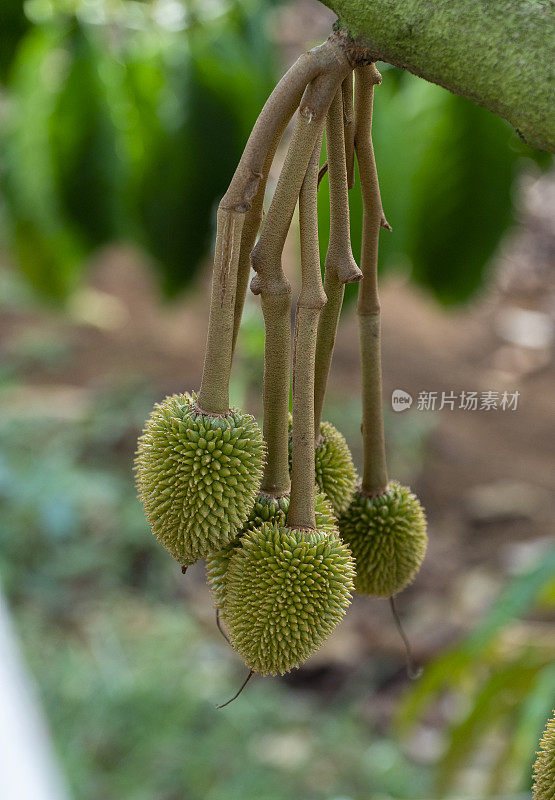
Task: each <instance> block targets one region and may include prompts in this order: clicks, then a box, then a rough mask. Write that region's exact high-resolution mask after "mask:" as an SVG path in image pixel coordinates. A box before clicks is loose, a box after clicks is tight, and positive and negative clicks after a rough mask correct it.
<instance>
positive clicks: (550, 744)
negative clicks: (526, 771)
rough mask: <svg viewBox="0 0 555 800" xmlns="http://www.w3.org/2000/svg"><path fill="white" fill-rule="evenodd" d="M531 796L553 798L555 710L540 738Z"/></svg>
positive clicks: (543, 799)
mask: <svg viewBox="0 0 555 800" xmlns="http://www.w3.org/2000/svg"><path fill="white" fill-rule="evenodd" d="M532 796H533V798H534V800H555V712H554V713H553V716H552V717H551V719H550V720H548V722H547V725H546V726H545V730H544V732H543V736H542V738H541V740H540V749H539V751H538V757H537V758H536V763H535V764H534V787H533V790H532Z"/></svg>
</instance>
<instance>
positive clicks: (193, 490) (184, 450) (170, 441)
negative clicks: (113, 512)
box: [135, 394, 264, 567]
mask: <svg viewBox="0 0 555 800" xmlns="http://www.w3.org/2000/svg"><path fill="white" fill-rule="evenodd" d="M263 464H264V442H263V439H262V433H261V431H260V428H259V427H258V425H257V423H256V421H255V419H254V417H252V416H250V414H243V413H241V412H239V411H238V410H237V409H230V411H229V413H228V414H226V415H221V416H212V415H208V414H203V413H201V412H200V411H199V409H198V408H197V405H196V397H195V396H194V395H190V394H175V395H172V396H170V397H166V399H165V400H164V401H163V402H161V403H158V404H157V405H156V406H155V407H154V410H153V411H152V413H151V415H150V417H149V418H148V420H147V422H146V425H145V428H144V431H143V433H142V435H141V437H140V438H139V443H138V450H137V455H136V460H135V470H136V480H137V489H138V494H139V498H140V500H141V502H142V503H143V506H144V510H145V515H146V518H147V520H148V522H149V524H150V527H151V529H152V532H153V533H154V535H155V536H156V537H157V539H158V541H159V542H160V543H161V544H162V545H163V546H164V547H165V548H166V549H167V550H168V551H169V552H170V553H171V555H172V556H173V557H174V558H175V559H176V561H177V562H178V563H179V564H180V565H181V566H182V567H186V566H188V565H190V564H193V563H194V562H195V561H197V560H198V559H199V558H204V557H205V556H207V555H208V553H210V552H212V551H217V550H220V549H221V548H222V547H224V546H225V545H226V544H227V543H228V542H230V541H231V540H232V539H233V538H234V537H235V536H236V535H237V532H238V531H240V530H241V528H242V526H243V525H244V523H245V521H246V519H247V518H248V515H249V513H250V511H251V509H252V506H253V503H254V500H255V497H256V491H257V487H258V485H259V482H260V478H261V476H262V469H263Z"/></svg>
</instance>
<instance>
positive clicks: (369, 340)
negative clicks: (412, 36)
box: [339, 64, 427, 597]
mask: <svg viewBox="0 0 555 800" xmlns="http://www.w3.org/2000/svg"><path fill="white" fill-rule="evenodd" d="M355 75H356V85H355V130H356V137H355V150H356V155H357V159H358V165H359V174H360V184H361V191H362V200H363V208H364V214H363V225H362V251H361V266H362V272H363V276H364V277H363V280H362V283H361V284H360V288H359V295H358V303H357V314H358V327H359V337H360V360H361V377H362V439H363V447H364V471H363V476H362V482H361V486H360V488H359V489H358V491H357V492H356V494H355V496H354V498H353V500H352V501H351V504H350V506H349V508H348V509H347V510H346V511H345V512H344V513H343V514H342V515H341V516H340V518H339V532H340V535H341V537H342V538H343V539H344V541H345V542H346V543H347V544H348V545H349V547H350V548H351V550H352V552H353V556H354V558H355V561H356V570H357V577H356V580H355V586H356V588H357V591H359V592H362V593H364V594H372V595H377V596H378V597H393V596H394V595H395V594H397V593H398V592H400V591H401V590H402V589H404V588H405V587H406V586H407V585H408V584H409V583H410V582H411V581H412V580H413V578H414V577H415V575H416V573H417V572H418V570H419V568H420V565H421V563H422V560H423V558H424V555H425V553H426V544H427V535H426V518H425V516H424V511H423V509H422V506H421V505H420V503H419V501H418V500H417V498H416V497H415V495H414V494H412V492H411V491H410V489H408V488H406V487H404V486H401V485H400V484H399V483H396V482H394V481H393V482H391V483H390V482H389V479H388V474H387V464H386V455H385V436H384V426H383V410H382V368H381V343H380V304H379V298H378V273H377V257H378V237H379V231H380V227H386V226H387V223H385V218H384V215H383V210H382V205H381V198H380V191H379V183H378V176H377V172H376V164H375V161H374V151H373V148H372V139H371V125H372V101H373V91H374V85H375V84H377V83H379V82H380V80H381V76H380V74H379V73H378V72H377V70H376V68H375V66H374V65H373V64H371V65H367V66H364V67H359V68H357V69H356V71H355ZM384 223H385V224H384Z"/></svg>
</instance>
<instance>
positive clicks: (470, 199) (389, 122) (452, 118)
mask: <svg viewBox="0 0 555 800" xmlns="http://www.w3.org/2000/svg"><path fill="white" fill-rule="evenodd" d="M382 72H383V82H382V84H381V85H380V86H378V87H376V90H375V97H374V115H373V138H374V147H375V153H376V162H377V167H378V173H379V179H380V188H381V193H382V200H383V206H384V211H385V214H386V217H387V219H388V221H389V223H390V224H391V226H392V228H393V232H392V233H389V232H387V231H382V232H381V234H380V254H379V268H380V272H381V273H382V274H383V273H385V272H388V271H389V270H405V271H408V272H409V273H410V275H411V277H412V279H413V280H414V281H415V282H416V283H417V284H419V285H420V286H422V287H424V288H425V289H427V290H428V291H430V292H431V293H432V294H433V295H434V296H435V297H436V298H437V299H438V300H440V301H441V302H442V303H445V304H452V303H461V302H464V301H466V300H468V299H469V298H471V297H472V296H473V295H474V294H475V293H476V292H477V291H478V290H479V289H480V287H481V286H482V285H483V283H484V281H485V280H486V279H487V269H488V266H489V263H490V260H491V257H492V256H493V255H494V253H495V251H496V249H497V247H498V245H499V243H500V241H501V239H502V237H503V235H504V234H505V232H506V230H507V228H508V227H509V226H510V224H511V222H512V221H513V190H514V181H515V179H516V177H517V176H518V174H519V172H520V171H521V170H522V169H524V168H526V167H527V165H529V163H530V159H533V160H535V161H536V162H537V163H539V164H540V165H541V166H543V167H546V166H547V165H548V164H549V163H550V159H549V157H548V158H547V159H546V158H545V157H543V156H540V157H537V156H536V154H535V151H532V150H531V149H530V148H527V147H526V145H524V144H523V143H522V142H520V140H518V138H517V136H516V134H515V133H514V132H513V131H512V130H511V129H510V128H509V126H508V125H507V124H506V123H504V122H503V121H502V120H500V119H499V118H497V117H495V116H494V115H493V114H491V113H490V112H488V111H486V110H485V109H483V108H480V107H479V106H477V105H475V104H474V103H472V102H471V101H470V100H466V99H464V98H461V97H457V96H455V95H452V94H450V93H449V92H447V91H446V90H445V89H442V88H441V87H439V86H435V85H433V84H430V83H427V82H426V81H424V80H421V79H420V78H416V77H415V76H413V75H410V74H409V73H403V72H402V71H400V70H397V69H393V68H391V67H389V66H387V65H383V67H382ZM320 194H321V198H320V203H319V210H318V222H319V231H320V253H321V258H322V262H323V260H324V257H325V251H326V248H327V244H328V239H329V188H328V179H327V177H326V178H324V180H323V182H322V185H321V188H320ZM349 202H350V210H351V238H352V242H353V252H354V254H355V258H357V259H358V258H359V256H360V243H361V235H362V203H361V198H360V188H359V184H358V177H357V183H356V185H355V187H354V188H353V189H352V190H351V192H350V195H349ZM354 296H356V287H347V292H346V300H347V302H349V300H351V299H352V298H353V297H354Z"/></svg>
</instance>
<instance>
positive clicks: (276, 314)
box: [251, 56, 350, 497]
mask: <svg viewBox="0 0 555 800" xmlns="http://www.w3.org/2000/svg"><path fill="white" fill-rule="evenodd" d="M349 69H350V65H349V62H348V61H347V59H346V58H345V57H344V56H343V57H342V58H341V59H336V61H335V63H334V64H333V68H330V69H329V70H328V72H326V73H324V74H322V75H321V76H319V77H317V78H316V79H315V80H314V81H313V82H312V83H310V84H309V85H308V87H307V89H306V91H305V93H304V95H303V99H302V101H301V104H300V107H299V110H298V113H297V118H296V122H295V129H294V131H293V136H292V139H291V142H290V144H289V148H288V151H287V155H286V157H285V162H284V164H283V168H282V170H281V174H280V176H279V179H278V183H277V186H276V190H275V192H274V196H273V198H272V202H271V204H270V208H269V209H268V213H267V214H266V217H265V220H264V224H263V226H262V232H261V234H260V238H259V240H258V243H257V245H256V247H255V248H254V250H253V251H252V253H251V263H252V267H253V269H254V270H255V272H256V275H255V277H254V278H253V280H252V282H251V290H252V292H253V294H259V295H261V304H262V312H263V314H264V324H265V329H266V345H265V354H264V386H263V406H264V438H265V441H266V445H267V459H266V470H265V473H264V478H263V481H262V485H261V491H263V492H264V493H267V494H270V495H273V496H275V497H279V496H281V495H283V494H286V493H287V492H288V491H289V488H290V480H289V457H288V430H289V384H290V358H291V356H290V350H291V286H290V284H289V281H288V280H287V277H286V275H285V273H284V272H283V267H282V263H281V255H282V251H283V246H284V244H285V239H286V237H287V232H288V230H289V226H290V224H291V219H292V216H293V212H294V210H295V205H296V203H297V198H298V197H299V192H300V189H301V184H302V181H303V177H304V175H305V173H306V170H307V167H308V162H309V160H310V157H311V154H312V151H313V149H314V146H315V144H316V142H317V141H319V139H320V136H321V134H322V130H323V125H324V119H325V115H326V113H327V110H328V108H329V105H330V103H331V100H332V97H333V94H334V93H335V90H336V88H337V86H338V85H339V83H340V82H341V81H342V79H343V77H344V75H345V74H346V72H347V71H348V70H349Z"/></svg>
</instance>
